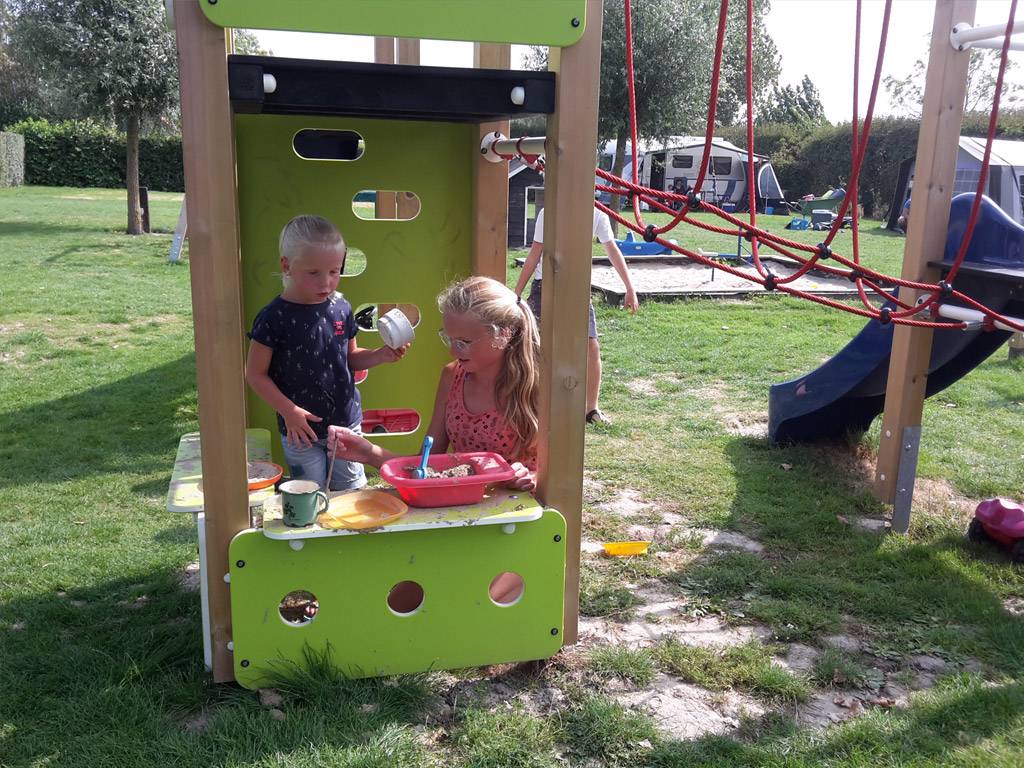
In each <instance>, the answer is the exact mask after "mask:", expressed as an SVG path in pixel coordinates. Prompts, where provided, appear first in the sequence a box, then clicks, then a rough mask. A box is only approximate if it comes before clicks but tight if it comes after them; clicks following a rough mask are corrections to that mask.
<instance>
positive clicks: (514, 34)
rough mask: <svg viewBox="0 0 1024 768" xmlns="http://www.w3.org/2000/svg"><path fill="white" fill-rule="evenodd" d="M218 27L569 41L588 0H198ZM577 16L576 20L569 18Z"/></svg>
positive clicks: (579, 28) (578, 32) (581, 23)
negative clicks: (527, 0)
mask: <svg viewBox="0 0 1024 768" xmlns="http://www.w3.org/2000/svg"><path fill="white" fill-rule="evenodd" d="M200 5H201V7H202V9H203V12H204V13H205V14H206V18H208V19H209V20H210V21H212V22H213V23H214V24H216V25H218V26H220V27H250V28H254V29H288V30H295V31H299V32H339V33H344V34H350V35H380V36H382V37H418V38H428V39H433V40H468V41H470V42H481V43H520V44H523V45H557V46H563V47H564V46H568V45H572V44H573V43H576V42H577V41H579V39H580V37H581V36H582V35H583V31H584V29H586V20H587V19H586V10H587V4H586V0H529V2H523V1H522V0H519V2H510V1H509V0H301V2H294V0H293V1H292V2H285V1H284V0H219V2H213V3H211V2H210V0H200ZM574 20H575V24H574Z"/></svg>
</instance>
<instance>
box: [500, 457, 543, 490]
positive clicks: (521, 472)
mask: <svg viewBox="0 0 1024 768" xmlns="http://www.w3.org/2000/svg"><path fill="white" fill-rule="evenodd" d="M512 469H514V470H515V472H516V476H515V478H514V479H512V480H509V481H508V482H507V483H506V484H505V487H506V488H511V489H512V490H514V491H529V492H530V493H533V491H534V490H535V489H536V488H537V478H536V477H534V474H533V472H531V471H530V470H528V469H527V468H526V467H525V466H524V465H523V464H522V463H521V462H518V461H517V462H516V463H515V464H513V465H512Z"/></svg>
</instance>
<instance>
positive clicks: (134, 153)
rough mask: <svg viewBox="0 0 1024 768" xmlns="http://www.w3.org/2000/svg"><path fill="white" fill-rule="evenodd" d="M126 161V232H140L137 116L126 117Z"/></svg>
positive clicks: (136, 233)
mask: <svg viewBox="0 0 1024 768" xmlns="http://www.w3.org/2000/svg"><path fill="white" fill-rule="evenodd" d="M126 139H127V140H126V142H125V144H126V145H127V152H128V156H127V162H126V164H125V185H126V186H127V188H128V234H129V235H141V234H142V209H141V208H140V207H139V117H138V115H132V116H131V117H129V118H128V131H127V136H126Z"/></svg>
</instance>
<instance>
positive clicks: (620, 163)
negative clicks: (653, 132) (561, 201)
mask: <svg viewBox="0 0 1024 768" xmlns="http://www.w3.org/2000/svg"><path fill="white" fill-rule="evenodd" d="M628 136H629V133H628V131H627V128H626V126H624V125H623V126H620V127H619V132H618V133H617V134H616V135H615V158H614V159H613V160H612V173H613V174H614V175H616V176H618V177H619V178H622V169H623V168H624V167H625V166H626V139H627V137H628ZM631 157H632V156H631ZM638 157H639V156H638ZM626 181H632V182H633V183H634V184H639V183H640V179H639V176H638V175H637V169H636V168H634V169H633V178H632V179H626ZM610 208H611V209H612V210H613V211H621V210H622V196H621V195H612V204H611V206H610ZM612 232H613V233H614V234H615V236H616V237H618V236H619V222H617V221H616V220H615V219H612Z"/></svg>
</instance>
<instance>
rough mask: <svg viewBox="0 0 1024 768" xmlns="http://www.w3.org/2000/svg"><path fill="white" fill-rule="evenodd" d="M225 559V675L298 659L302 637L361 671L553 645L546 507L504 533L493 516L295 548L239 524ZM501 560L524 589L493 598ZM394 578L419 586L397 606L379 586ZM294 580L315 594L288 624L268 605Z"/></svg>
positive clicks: (558, 548)
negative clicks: (418, 594) (228, 633)
mask: <svg viewBox="0 0 1024 768" xmlns="http://www.w3.org/2000/svg"><path fill="white" fill-rule="evenodd" d="M292 543H297V542H292ZM230 563H231V623H232V635H233V637H232V640H233V642H234V667H235V677H236V678H237V680H238V682H239V683H240V684H241V685H243V686H245V687H246V688H257V687H260V685H261V684H264V683H265V682H267V680H266V674H267V673H268V672H270V671H273V670H275V669H276V670H278V671H286V670H287V667H288V663H289V662H291V663H301V662H302V660H303V653H304V650H305V649H306V648H309V649H311V650H313V651H317V652H324V651H326V650H328V649H329V651H330V658H331V660H332V663H333V664H334V666H335V667H337V668H338V669H339V670H340V671H341V672H342V673H344V674H346V675H348V676H350V677H371V676H377V675H393V674H409V673H415V672H424V671H428V670H435V669H457V668H461V667H472V666H481V665H488V664H500V663H505V662H512V661H528V660H531V659H543V658H548V657H549V656H552V655H554V654H555V653H556V652H557V651H558V649H559V648H561V646H562V611H563V599H564V596H563V592H564V582H565V520H564V519H563V518H562V516H561V515H560V514H559V513H558V512H556V511H554V510H550V509H549V510H545V512H544V515H543V517H541V518H540V519H539V520H536V521H534V522H529V523H519V524H517V525H516V526H515V530H514V531H513V532H512V533H508V532H506V531H505V527H504V526H500V525H481V526H470V527H459V528H446V529H435V530H425V531H408V532H402V533H372V534H366V535H362V536H341V537H336V538H318V539H307V540H305V541H303V542H302V547H301V549H298V550H295V549H293V548H292V547H291V546H290V544H289V542H285V541H276V540H273V539H269V538H267V537H266V536H264V535H263V532H262V531H259V530H246V531H243V532H241V533H239V534H238V535H237V536H236V537H235V538H234V540H233V541H232V542H231V547H230ZM240 563H241V564H242V565H241V567H240V565H239V564H240ZM505 571H512V572H514V573H517V574H519V575H520V576H521V577H522V579H523V584H524V589H523V594H522V596H521V597H520V598H519V600H518V601H517V602H515V603H513V604H512V605H509V606H499V605H497V604H495V603H494V602H493V601H492V600H491V598H490V596H489V594H488V587H489V585H490V583H491V580H492V579H493V578H494V577H495V576H497V575H498V574H499V573H502V572H505ZM406 580H410V581H415V582H416V583H417V584H419V585H420V586H421V587H422V588H423V594H424V597H423V602H422V604H421V605H420V607H419V609H418V610H417V611H416V612H414V613H411V614H409V615H404V616H402V615H397V614H395V613H393V612H392V611H391V609H390V608H389V607H388V605H387V596H388V592H389V591H390V590H391V588H392V587H393V586H394V585H395V584H397V583H399V582H401V581H406ZM299 590H303V591H307V592H310V593H312V594H313V595H314V596H315V597H316V598H317V600H318V602H319V612H318V613H317V614H316V616H315V617H314V618H313V620H312V621H309V622H306V623H304V624H290V623H288V622H286V621H285V620H284V619H282V618H281V615H280V612H279V610H278V607H279V605H280V602H281V600H282V599H283V598H284V596H285V595H287V594H288V593H290V592H292V591H299Z"/></svg>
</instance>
